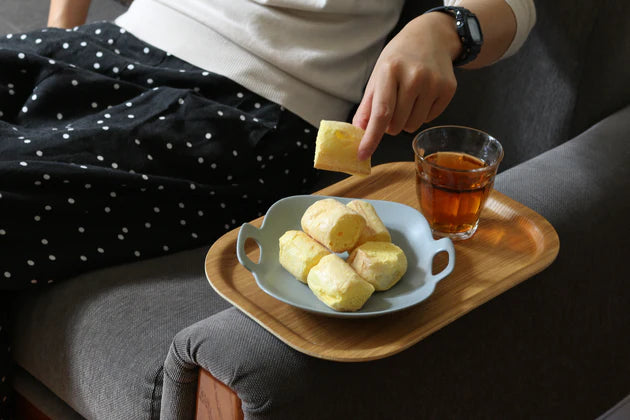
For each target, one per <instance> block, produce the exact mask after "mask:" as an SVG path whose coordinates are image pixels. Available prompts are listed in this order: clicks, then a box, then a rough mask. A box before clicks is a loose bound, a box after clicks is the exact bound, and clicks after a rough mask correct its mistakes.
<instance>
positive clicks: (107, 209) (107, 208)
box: [103, 207, 112, 213]
mask: <svg viewBox="0 0 630 420" xmlns="http://www.w3.org/2000/svg"><path fill="white" fill-rule="evenodd" d="M103 210H104V211H105V213H109V212H111V211H112V209H110V208H109V207H105V208H104V209H103Z"/></svg>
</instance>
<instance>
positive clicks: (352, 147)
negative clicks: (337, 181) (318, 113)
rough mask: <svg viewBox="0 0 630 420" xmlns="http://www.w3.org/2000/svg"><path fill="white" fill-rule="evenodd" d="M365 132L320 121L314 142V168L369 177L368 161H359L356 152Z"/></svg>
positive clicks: (345, 125)
mask: <svg viewBox="0 0 630 420" xmlns="http://www.w3.org/2000/svg"><path fill="white" fill-rule="evenodd" d="M364 133H365V131H363V129H361V128H359V127H356V126H354V125H352V124H348V123H345V122H340V121H326V120H322V121H321V123H320V124H319V131H318V132H317V140H316V142H315V162H314V165H313V166H314V167H315V168H317V169H324V170H327V171H336V172H345V173H347V174H351V175H369V174H370V172H371V163H370V159H366V160H364V161H359V159H358V158H357V152H358V151H359V143H360V142H361V138H363V134H364Z"/></svg>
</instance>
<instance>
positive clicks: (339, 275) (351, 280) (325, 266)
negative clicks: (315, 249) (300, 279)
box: [307, 254, 374, 311]
mask: <svg viewBox="0 0 630 420" xmlns="http://www.w3.org/2000/svg"><path fill="white" fill-rule="evenodd" d="M307 283H308V287H309V288H310V289H311V290H312V291H313V293H314V294H315V296H317V298H318V299H319V300H321V301H322V302H324V303H325V304H326V305H328V306H330V307H331V308H332V309H334V310H336V311H357V310H359V309H361V307H363V305H364V304H365V302H366V301H367V300H368V299H369V297H370V296H372V293H374V286H372V285H371V284H370V283H368V282H367V281H365V280H363V279H362V278H361V277H360V276H359V275H358V274H357V273H356V272H355V271H354V270H353V269H352V267H350V266H349V265H348V263H346V262H345V261H344V260H342V259H341V258H339V257H338V256H337V255H335V254H329V255H326V256H325V257H323V258H322V259H321V260H320V261H319V263H318V264H317V265H315V267H313V268H312V269H311V271H310V272H309V273H308V277H307Z"/></svg>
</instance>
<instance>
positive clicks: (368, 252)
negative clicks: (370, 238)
mask: <svg viewBox="0 0 630 420" xmlns="http://www.w3.org/2000/svg"><path fill="white" fill-rule="evenodd" d="M348 264H350V266H351V267H352V268H353V269H354V270H355V271H356V272H357V274H359V276H361V278H363V279H364V280H365V281H367V282H369V283H370V284H371V285H372V286H374V288H375V289H376V290H379V291H382V290H387V289H389V288H391V287H392V286H393V285H395V284H396V283H398V280H400V279H401V278H402V276H403V275H404V274H405V272H406V271H407V257H406V256H405V253H404V252H403V250H402V249H400V248H399V247H398V246H396V245H394V244H393V243H391V242H366V243H364V244H363V245H361V246H359V247H357V248H356V249H355V250H354V251H352V253H351V254H350V256H349V257H348Z"/></svg>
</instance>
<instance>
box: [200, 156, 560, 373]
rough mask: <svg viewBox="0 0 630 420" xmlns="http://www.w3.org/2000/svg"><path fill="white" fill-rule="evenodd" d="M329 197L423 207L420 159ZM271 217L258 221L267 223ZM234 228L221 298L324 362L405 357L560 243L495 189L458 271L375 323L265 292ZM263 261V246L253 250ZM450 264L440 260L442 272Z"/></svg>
mask: <svg viewBox="0 0 630 420" xmlns="http://www.w3.org/2000/svg"><path fill="white" fill-rule="evenodd" d="M318 194H321V195H333V196H342V197H356V198H368V199H377V200H390V201H396V202H400V203H404V204H407V205H410V206H414V207H417V205H418V203H417V198H416V193H415V167H414V163H413V162H397V163H388V164H385V165H380V166H377V167H375V168H373V171H372V175H371V176H369V177H367V178H358V177H350V178H347V179H345V180H343V181H341V182H339V183H337V184H334V185H332V186H330V187H327V188H325V189H323V190H321V191H319V192H318ZM262 220H263V217H260V218H258V219H256V220H254V221H252V222H251V223H252V224H253V225H255V226H258V227H259V226H260V225H261V223H262ZM238 230H239V229H234V230H232V231H230V232H228V233H226V234H225V235H223V236H222V237H221V238H219V240H218V241H216V242H215V243H214V244H213V245H212V247H211V248H210V250H209V251H208V254H207V255H206V262H205V265H206V276H207V277H208V281H209V282H210V284H211V285H212V287H213V288H214V289H215V290H216V291H217V293H218V294H219V295H221V296H222V297H223V298H225V299H226V300H228V301H229V302H230V303H232V304H233V305H234V306H236V307H237V308H239V309H240V310H241V311H243V312H244V313H246V314H247V315H248V316H250V317H251V318H252V319H253V320H255V321H256V322H257V323H259V324H260V325H262V326H263V327H264V328H265V329H267V330H268V331H269V332H271V333H272V334H274V335H275V336H276V337H278V338H279V339H280V340H282V341H283V342H285V343H286V344H288V345H289V346H291V347H293V348H294V349H296V350H298V351H300V352H303V353H306V354H308V355H311V356H314V357H319V358H322V359H328V360H336V361H344V362H359V361H368V360H374V359H380V358H383V357H387V356H390V355H392V354H395V353H398V352H400V351H402V350H404V349H406V348H408V347H410V346H411V345H413V344H415V343H417V342H418V341H420V340H422V339H423V338H424V337H426V336H428V335H429V334H431V333H432V332H434V331H437V330H438V329H440V328H442V327H443V326H445V325H448V324H449V323H450V322H452V321H454V320H455V319H457V318H459V317H460V316H462V315H464V314H465V313H467V312H469V311H471V310H472V309H474V308H476V307H477V306H480V305H481V304H483V303H484V302H487V301H488V300H490V299H492V298H493V297H495V296H497V295H499V294H501V293H503V292H504V291H506V290H508V289H510V288H511V287H513V286H515V285H516V284H518V283H520V282H522V281H523V280H525V279H527V278H529V277H531V276H533V275H534V274H536V273H538V272H540V271H542V270H543V269H544V268H546V267H547V266H549V265H550V264H551V263H552V262H553V260H554V259H555V258H556V256H557V254H558V250H559V240H558V235H557V233H556V231H555V230H554V229H553V227H552V226H551V224H549V222H548V221H547V220H546V219H544V218H543V217H542V216H540V215H539V214H538V213H536V212H534V211H533V210H531V209H529V208H527V207H525V206H523V205H522V204H520V203H518V202H516V201H514V200H512V199H510V198H509V197H507V196H505V195H503V194H501V193H499V192H497V191H493V192H492V194H491V195H490V197H489V199H488V202H487V204H486V207H485V209H484V210H483V212H482V215H481V221H480V225H479V229H478V231H477V233H476V234H475V235H474V236H473V237H472V238H471V239H469V240H466V241H463V242H456V243H455V255H456V258H455V260H456V262H455V269H454V270H453V272H452V273H451V274H450V275H449V276H447V277H446V278H445V279H443V280H442V281H440V282H439V283H438V284H437V287H436V289H435V291H434V292H433V294H432V295H431V296H430V297H429V298H428V299H426V300H424V301H423V302H421V303H419V304H418V305H416V306H414V307H412V308H409V309H406V310H404V311H401V312H396V313H393V314H388V315H384V316H381V317H377V318H369V319H338V318H329V317H325V316H321V315H316V314H311V313H308V312H305V311H302V310H300V309H297V308H294V307H292V306H290V305H287V304H285V303H283V302H280V301H278V300H276V299H274V298H273V297H271V296H269V295H267V294H266V293H265V292H263V291H262V290H261V289H260V288H259V287H258V286H257V284H256V281H255V280H254V277H253V276H252V275H251V273H250V272H249V271H247V270H246V269H245V268H244V267H243V266H242V265H240V264H239V262H238V260H237V258H236V239H237V235H238ZM246 250H247V252H248V256H249V257H250V258H251V259H252V260H253V261H258V246H257V245H256V244H255V243H254V242H253V241H252V243H251V244H249V246H247V247H246ZM441 264H443V262H442V261H439V258H436V259H435V262H434V268H439V267H437V266H439V265H441Z"/></svg>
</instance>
